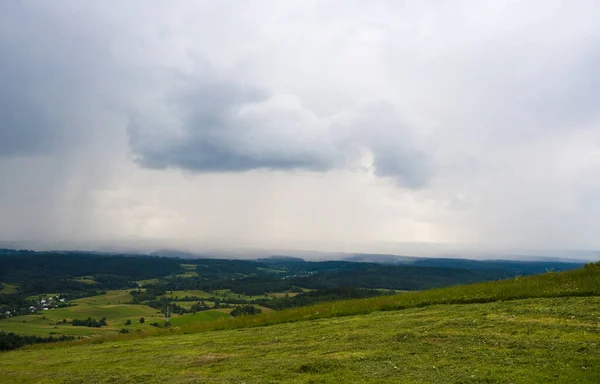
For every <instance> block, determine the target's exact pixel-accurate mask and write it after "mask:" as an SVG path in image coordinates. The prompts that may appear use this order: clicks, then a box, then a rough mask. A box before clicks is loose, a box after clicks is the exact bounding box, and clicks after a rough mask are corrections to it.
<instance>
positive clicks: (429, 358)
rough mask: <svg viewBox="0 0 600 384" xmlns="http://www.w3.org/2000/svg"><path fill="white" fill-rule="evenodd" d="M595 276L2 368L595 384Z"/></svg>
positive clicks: (183, 329) (135, 338) (177, 332)
mask: <svg viewBox="0 0 600 384" xmlns="http://www.w3.org/2000/svg"><path fill="white" fill-rule="evenodd" d="M599 296H600V265H598V264H596V265H588V266H586V267H585V268H582V269H579V270H575V271H570V272H561V273H547V274H543V275H539V276H531V277H526V278H518V279H511V280H505V281H499V282H493V283H483V284H475V285H468V286H457V287H450V288H444V289H436V290H431V291H424V292H418V293H406V294H401V295H396V296H389V297H376V298H371V299H364V300H350V301H339V302H334V303H323V304H319V305H317V306H311V307H303V308H296V309H291V310H286V311H278V312H270V313H266V314H262V315H258V316H250V317H245V318H239V319H231V318H224V319H218V320H215V321H207V322H203V323H199V324H196V325H189V326H186V325H183V324H182V325H181V326H174V327H173V328H171V329H170V330H156V331H154V332H146V333H143V334H136V335H125V336H116V337H115V336H112V337H105V338H97V339H92V340H87V341H76V342H68V343H61V344H55V345H36V346H32V347H28V348H25V349H21V350H17V351H11V352H5V353H2V354H1V355H0V356H1V358H0V370H1V371H2V372H3V378H4V382H9V383H12V382H15V383H35V382H44V383H51V382H57V383H58V382H60V383H80V382H90V383H135V382H140V383H142V382H143V383H242V382H244V383H329V382H331V383H385V382H387V383H398V382H400V383H546V382H548V383H571V382H572V383H598V382H600V325H599V321H600V297H599Z"/></svg>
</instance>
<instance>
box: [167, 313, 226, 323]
mask: <svg viewBox="0 0 600 384" xmlns="http://www.w3.org/2000/svg"><path fill="white" fill-rule="evenodd" d="M227 317H229V314H227V313H224V312H220V311H215V310H210V311H202V312H196V313H195V314H191V313H189V314H185V315H183V316H179V317H173V318H171V326H183V325H190V324H195V323H198V322H205V321H213V320H218V319H222V318H227Z"/></svg>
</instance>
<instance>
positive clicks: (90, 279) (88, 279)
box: [72, 276, 96, 284]
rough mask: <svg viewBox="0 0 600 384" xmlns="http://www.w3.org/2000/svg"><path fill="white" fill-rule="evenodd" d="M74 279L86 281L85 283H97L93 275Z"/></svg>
mask: <svg viewBox="0 0 600 384" xmlns="http://www.w3.org/2000/svg"><path fill="white" fill-rule="evenodd" d="M72 280H73V281H78V282H80V283H85V284H95V283H96V280H94V278H93V277H92V276H79V277H76V278H74V279H72Z"/></svg>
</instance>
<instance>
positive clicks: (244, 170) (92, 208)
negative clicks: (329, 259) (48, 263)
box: [0, 0, 600, 252]
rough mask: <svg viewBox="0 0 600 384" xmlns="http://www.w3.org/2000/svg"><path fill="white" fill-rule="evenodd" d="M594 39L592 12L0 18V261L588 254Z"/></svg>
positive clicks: (217, 7)
mask: <svg viewBox="0 0 600 384" xmlns="http://www.w3.org/2000/svg"><path fill="white" fill-rule="evenodd" d="M598 20H600V4H599V3H598V2H597V1H595V0H589V1H587V0H572V1H558V0H539V1H536V0H530V1H518V0H489V1H485V2H483V1H477V0H472V1H462V0H457V1H441V0H437V1H427V0H421V1H416V0H415V1H384V0H382V1H370V2H366V1H359V0H339V1H338V0H322V1H316V0H314V1H311V0H301V1H296V0H286V1H275V0H271V1H262V0H254V1H251V2H243V1H227V0H224V1H196V0H194V1H186V0H179V1H177V2H172V1H155V0H123V1H118V2H117V1H79V0H73V1H71V0H56V1H45V0H40V1H36V0H30V1H3V2H0V241H4V242H29V244H63V245H64V246H69V245H71V246H72V247H86V246H87V247H92V248H93V247H96V246H98V245H99V244H104V245H107V244H128V245H132V246H136V245H139V246H142V245H151V246H168V247H175V248H182V249H190V250H191V249H193V250H201V249H219V248H244V247H247V248H265V249H311V250H324V251H340V252H352V251H372V252H379V251H398V252H401V251H403V248H402V244H424V245H428V246H431V247H434V248H435V247H438V246H439V247H449V248H452V247H454V248H456V249H459V248H461V247H463V248H464V247H471V248H477V249H547V250H560V249H580V250H593V249H600V236H598V234H599V233H600V24H599V23H598ZM445 249H446V248H445Z"/></svg>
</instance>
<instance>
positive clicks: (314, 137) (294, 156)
mask: <svg viewBox="0 0 600 384" xmlns="http://www.w3.org/2000/svg"><path fill="white" fill-rule="evenodd" d="M215 77H216V75H215V74H214V73H210V76H205V77H202V78H200V79H198V78H190V77H187V78H186V77H185V76H184V75H181V76H180V77H179V81H180V82H181V85H180V86H178V87H176V89H175V90H170V91H167V92H165V94H164V95H160V94H159V95H158V101H157V104H158V107H157V106H156V105H154V104H153V105H152V106H151V107H146V108H143V109H138V110H137V111H136V112H135V113H134V115H133V117H132V119H131V122H130V124H129V126H128V133H129V144H130V147H131V149H132V151H133V153H134V154H135V158H136V161H137V162H138V164H140V165H142V166H144V167H147V168H152V169H164V168H180V169H184V170H187V171H191V172H198V173H202V172H241V171H242V172H243V171H249V170H254V169H267V170H276V171H295V170H306V171H313V172H326V171H329V170H335V169H345V168H347V167H352V166H354V165H355V164H356V163H358V162H360V161H361V158H362V154H364V152H365V151H368V152H369V153H370V154H371V156H372V158H373V160H372V164H371V166H372V168H373V171H374V173H375V175H377V176H383V177H390V178H392V179H393V180H395V181H396V183H397V185H399V186H402V187H409V188H420V187H424V186H426V185H427V182H428V180H429V177H430V176H431V175H430V174H429V170H428V169H426V163H427V154H426V153H425V152H424V151H423V150H422V149H421V148H417V146H416V143H412V142H410V140H407V139H409V138H410V135H411V133H410V129H407V127H405V126H403V124H402V123H401V121H400V119H399V118H398V116H396V115H397V113H396V111H395V110H394V107H393V106H392V105H389V104H386V103H385V102H376V103H369V104H366V105H357V106H356V107H355V108H354V109H352V110H342V111H340V112H339V113H338V114H335V115H332V116H323V115H319V114H317V113H316V112H314V111H312V110H310V109H308V108H307V107H306V106H304V105H303V104H302V102H301V101H300V100H299V99H298V98H297V97H296V96H294V95H290V94H272V93H269V92H268V91H266V90H264V89H260V88H257V87H250V86H242V85H239V84H236V83H232V82H227V81H223V80H218V79H216V78H215ZM401 139H404V141H403V140H401Z"/></svg>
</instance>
